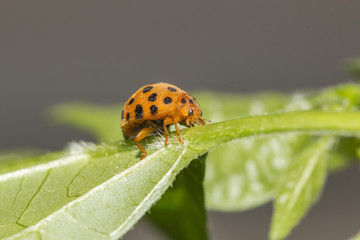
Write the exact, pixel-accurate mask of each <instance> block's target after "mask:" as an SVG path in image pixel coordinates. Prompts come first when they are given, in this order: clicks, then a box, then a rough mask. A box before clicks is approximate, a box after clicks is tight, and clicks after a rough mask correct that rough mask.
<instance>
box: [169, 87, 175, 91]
mask: <svg viewBox="0 0 360 240" xmlns="http://www.w3.org/2000/svg"><path fill="white" fill-rule="evenodd" d="M168 89H169V90H170V91H172V92H177V90H176V89H175V88H173V87H168Z"/></svg>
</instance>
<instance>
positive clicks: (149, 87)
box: [143, 86, 153, 93]
mask: <svg viewBox="0 0 360 240" xmlns="http://www.w3.org/2000/svg"><path fill="white" fill-rule="evenodd" d="M151 89H153V87H152V86H148V87H145V88H144V89H143V93H146V92H148V91H150V90H151Z"/></svg>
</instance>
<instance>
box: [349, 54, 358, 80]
mask: <svg viewBox="0 0 360 240" xmlns="http://www.w3.org/2000/svg"><path fill="white" fill-rule="evenodd" d="M347 70H348V72H349V73H350V75H351V76H353V77H354V78H356V79H360V58H354V59H351V60H348V61H347Z"/></svg>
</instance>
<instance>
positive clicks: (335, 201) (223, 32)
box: [0, 0, 360, 240]
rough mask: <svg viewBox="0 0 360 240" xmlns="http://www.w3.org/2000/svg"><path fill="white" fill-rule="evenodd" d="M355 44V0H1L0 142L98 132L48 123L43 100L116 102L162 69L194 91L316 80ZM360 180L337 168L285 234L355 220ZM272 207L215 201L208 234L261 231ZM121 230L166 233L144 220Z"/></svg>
mask: <svg viewBox="0 0 360 240" xmlns="http://www.w3.org/2000/svg"><path fill="white" fill-rule="evenodd" d="M355 56H360V1H359V0H353V1H348V0H343V1H339V0H337V1H336V0H303V1H285V0H284V1H267V0H251V1H250V0H243V1H170V0H158V1H151V0H147V1H69V0H62V1H50V0H46V1H45V0H42V1H39V0H34V1H17V0H2V1H1V2H0V133H1V138H0V150H4V149H11V148H23V147H35V148H43V149H50V150H58V149H61V148H63V147H64V146H65V145H66V143H67V142H68V141H70V140H74V139H75V140H78V139H84V140H89V141H92V140H94V139H93V138H91V137H90V136H89V135H87V134H85V133H83V132H80V131H76V130H73V129H70V128H67V127H61V126H55V125H53V124H50V123H49V121H48V120H47V119H46V117H45V114H44V112H45V110H46V109H48V108H49V107H50V106H52V105H54V104H56V103H61V102H66V101H74V100H80V101H86V102H95V103H117V102H120V101H125V100H126V99H127V98H128V97H129V95H130V94H131V93H132V92H133V91H135V90H136V89H138V88H139V87H141V86H142V85H144V84H147V83H152V82H157V81H166V82H169V83H173V84H175V85H177V86H179V87H180V88H183V89H184V90H189V91H193V90H196V89H212V90H222V91H232V92H252V91H258V90H288V91H289V90H296V89H308V88H319V87H325V86H329V85H334V84H337V83H342V82H346V81H348V80H349V77H348V75H347V74H346V72H345V71H344V69H343V61H344V60H346V59H348V58H350V57H355ZM119 111H120V109H119ZM359 180H360V174H359V171H358V166H354V167H353V168H351V169H348V170H346V171H344V172H341V173H336V174H334V175H333V176H332V177H330V179H329V181H328V183H327V187H326V190H325V192H324V194H323V196H322V199H321V202H320V204H318V205H316V206H315V207H314V208H313V209H312V211H311V212H310V214H309V215H308V216H307V217H306V218H305V220H304V221H303V222H302V223H301V224H300V225H299V226H298V227H297V228H296V230H295V231H294V232H293V234H292V235H291V237H289V239H297V240H300V239H329V240H331V239H347V238H349V237H350V236H352V235H354V234H355V233H356V232H357V231H359V230H360V204H359V203H360V191H359V189H360V181H359ZM271 211H272V210H271V205H270V204H268V205H266V206H263V207H261V208H257V209H255V210H251V211H247V212H244V213H236V214H235V213H231V214H229V213H227V214H225V213H211V214H210V220H211V223H210V226H211V228H210V230H211V233H212V236H213V239H224V240H226V239H266V236H267V231H268V228H269V223H270V217H271ZM174 224H175V223H174ZM124 239H126V240H133V239H165V238H164V236H163V235H162V234H161V233H160V232H159V231H158V230H157V229H155V228H152V226H150V225H149V223H147V222H146V221H141V222H140V223H139V224H137V225H136V226H135V228H134V230H132V231H130V232H129V233H128V234H127V235H126V236H125V237H124Z"/></svg>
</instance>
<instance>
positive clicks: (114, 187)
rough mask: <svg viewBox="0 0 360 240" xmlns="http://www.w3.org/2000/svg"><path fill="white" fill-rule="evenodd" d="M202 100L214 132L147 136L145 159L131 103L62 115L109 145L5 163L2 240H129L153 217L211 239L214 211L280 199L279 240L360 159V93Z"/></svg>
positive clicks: (351, 87)
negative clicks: (330, 179)
mask: <svg viewBox="0 0 360 240" xmlns="http://www.w3.org/2000/svg"><path fill="white" fill-rule="evenodd" d="M194 95H195V96H196V98H197V99H198V102H199V103H200V104H201V105H202V107H203V112H204V116H206V117H207V118H208V119H211V120H212V121H213V123H212V124H209V125H206V126H201V127H195V128H186V129H183V130H182V137H183V140H184V142H185V143H184V145H181V144H179V143H178V142H177V138H176V136H175V135H174V134H172V135H171V138H170V141H169V145H168V146H166V147H164V146H163V136H162V135H156V136H154V137H152V138H147V139H146V140H144V142H146V144H145V146H146V148H147V150H148V153H149V155H148V157H147V158H146V159H144V160H142V161H139V158H138V156H139V151H138V149H137V148H136V147H135V146H134V144H133V143H131V142H127V141H124V140H122V139H121V138H122V134H121V130H120V127H119V126H120V114H121V106H120V105H116V106H99V105H91V104H81V103H70V104H63V105H59V106H57V107H55V108H54V109H53V110H52V115H53V116H54V118H55V119H56V120H57V121H58V122H59V123H63V124H68V125H71V126H75V127H79V128H82V129H84V130H86V131H89V132H91V133H93V134H94V135H95V136H96V137H97V138H98V139H99V143H98V144H95V143H85V142H73V143H70V144H69V147H68V148H67V149H65V150H63V151H61V152H55V153H48V154H43V155H37V156H28V155H29V153H28V152H26V154H25V156H23V155H22V154H21V153H19V154H18V155H15V156H9V154H3V155H2V156H3V157H0V166H1V167H0V193H1V194H0V202H1V206H0V237H2V238H7V239H59V238H61V239H85V238H86V239H118V238H120V237H121V236H123V235H124V234H126V232H127V231H128V230H130V229H131V228H132V227H133V226H134V224H135V223H136V222H137V221H138V220H139V219H140V218H141V217H143V216H144V215H145V214H146V212H148V211H149V210H150V209H151V214H148V215H147V216H148V217H149V218H150V219H151V220H152V221H153V222H154V223H156V224H157V225H158V226H160V227H161V228H162V229H163V230H164V231H165V232H167V233H168V234H169V236H170V237H171V238H172V239H207V238H208V235H207V232H206V209H208V210H217V211H242V210H247V209H251V208H254V207H257V206H260V205H262V204H264V203H266V202H269V201H271V200H273V201H274V215H273V219H272V224H271V229H270V234H269V238H270V239H284V238H285V237H286V236H287V235H288V234H289V233H290V232H291V230H292V229H293V228H294V227H295V226H296V224H297V223H298V222H299V221H300V220H301V218H302V217H303V216H304V215H305V214H306V212H307V211H308V210H309V208H310V207H311V206H312V205H313V204H314V203H315V202H316V201H317V199H318V198H319V195H320V193H321V190H322V188H323V186H324V183H325V181H326V177H327V175H328V174H329V173H331V172H334V171H337V170H340V169H342V168H344V167H347V166H349V165H350V164H352V163H353V162H354V161H355V159H356V154H357V152H358V148H359V146H360V145H359V137H360V112H359V107H360V85H357V84H346V85H341V86H337V87H333V88H328V89H325V90H322V91H318V92H316V91H314V92H311V93H310V92H307V93H296V94H281V93H260V94H251V95H243V96H237V95H233V96H229V95H228V94H226V95H225V94H219V93H210V92H199V93H195V94H194ZM119 139H120V140H119ZM205 166H206V171H205ZM170 186H172V187H170ZM154 204H155V206H154ZM175 221H176V224H172V223H173V222H175ZM170 223H171V224H170Z"/></svg>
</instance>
